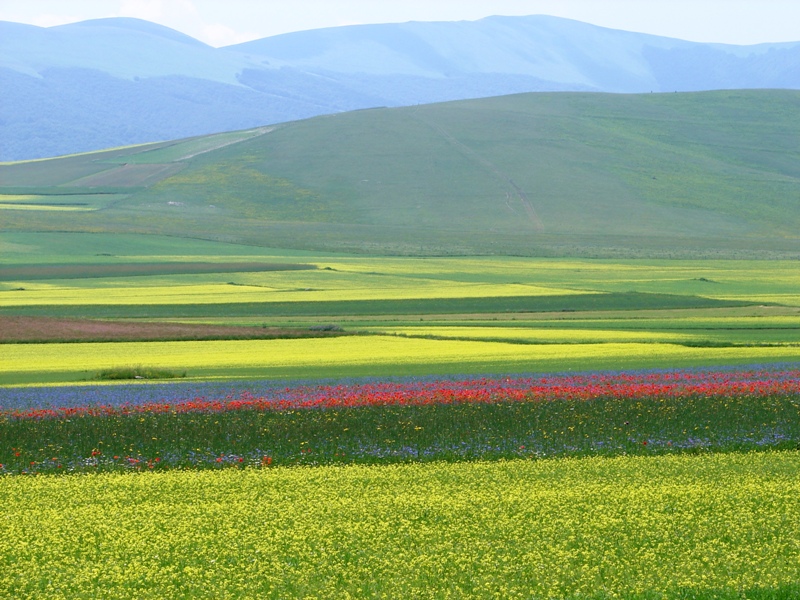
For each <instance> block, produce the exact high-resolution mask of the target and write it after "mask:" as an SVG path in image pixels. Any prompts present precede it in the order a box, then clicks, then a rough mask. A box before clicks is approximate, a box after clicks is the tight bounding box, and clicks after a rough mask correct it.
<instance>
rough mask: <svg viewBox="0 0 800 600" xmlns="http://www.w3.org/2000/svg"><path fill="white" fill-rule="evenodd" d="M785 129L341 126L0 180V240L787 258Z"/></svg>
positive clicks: (479, 108) (364, 118)
mask: <svg viewBox="0 0 800 600" xmlns="http://www.w3.org/2000/svg"><path fill="white" fill-rule="evenodd" d="M798 116H800V92H794V91H722V92H704V93H692V94H647V95H628V96H623V95H604V94H573V93H561V94H525V95H516V96H506V97H499V98H490V99H483V100H473V101H462V102H453V103H445V104H437V105H427V106H417V107H410V108H401V109H376V110H369V111H358V112H353V113H346V114H340V115H334V116H327V117H318V118H315V119H309V120H306V121H298V122H294V123H287V124H284V125H281V126H278V127H276V128H274V129H266V128H265V129H258V130H251V131H247V132H241V133H240V134H236V135H233V136H231V135H230V134H222V135H218V136H212V137H210V138H194V139H191V140H186V141H180V142H175V143H162V144H159V145H147V146H138V147H133V148H127V149H118V150H114V151H107V152H104V153H96V154H86V155H77V156H72V157H66V158H59V159H53V160H45V161H36V162H27V163H12V164H6V165H2V166H0V210H2V211H3V212H2V216H3V219H2V228H3V229H4V230H6V231H86V232H119V233H151V234H166V235H172V236H181V237H192V238H202V239H209V240H220V241H230V242H238V243H247V244H254V245H262V246H271V247H286V248H296V249H309V250H345V251H359V252H381V253H397V254H472V253H491V254H495V253H496V254H520V255H545V256H546V255H583V256H662V257H675V256H684V257H687V256H688V257H696V256H722V257H742V256H759V255H760V256H775V255H782V256H796V255H798V253H800V236H798V234H797V231H800V204H798V202H797V198H798V197H799V196H800V150H798V148H800V146H798V143H797V142H798V140H800V118H798ZM112 194H113V196H112ZM92 196H94V197H95V198H101V199H103V198H105V199H106V200H104V201H99V200H98V201H91V200H87V197H89V198H91V197H92ZM71 197H79V198H80V200H79V201H76V202H75V203H71V202H70V198H71ZM108 199H111V200H108ZM77 204H82V205H83V206H85V207H86V210H56V208H57V207H59V206H62V207H63V206H72V205H77Z"/></svg>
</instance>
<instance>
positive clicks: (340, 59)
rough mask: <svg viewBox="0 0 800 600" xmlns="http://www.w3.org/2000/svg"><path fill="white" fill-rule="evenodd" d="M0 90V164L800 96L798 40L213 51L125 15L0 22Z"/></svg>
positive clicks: (377, 37) (613, 36) (483, 36)
mask: <svg viewBox="0 0 800 600" xmlns="http://www.w3.org/2000/svg"><path fill="white" fill-rule="evenodd" d="M0 87H2V89H3V94H2V95H0V160H21V159H30V158H42V157H49V156H55V155H60V154H68V153H74V152H83V151H90V150H98V149H101V148H106V147H111V146H120V145H127V144H137V143H144V142H150V141H155V140H166V139H175V138H180V137H187V136H193V135H202V134H209V133H215V132H222V131H230V130H235V129H244V128H250V127H258V126H263V125H267V124H274V123H279V122H285V121H291V120H299V119H304V118H307V117H311V116H315V115H322V114H332V113H338V112H344V111H350V110H355V109H361V108H369V107H379V106H389V107H396V106H412V105H416V104H424V103H431V102H441V101H448V100H458V99H467V98H480V97H490V96H498V95H503V94H513V93H520V92H531V91H596V92H615V93H641V92H650V91H653V92H672V91H698V90H711V89H743V88H776V89H777V88H780V89H800V42H798V43H784V44H762V45H757V46H726V45H719V44H701V43H693V42H686V41H682V40H675V39H669V38H663V37H657V36H652V35H645V34H639V33H631V32H625V31H617V30H611V29H605V28H602V27H596V26H593V25H588V24H586V23H580V22H577V21H571V20H567V19H560V18H555V17H546V16H530V17H489V18H486V19H482V20H480V21H475V22H440V23H420V22H411V23H397V24H384V25H360V26H349V27H337V28H331V29H320V30H313V31H305V32H297V33H291V34H285V35H280V36H274V37H270V38H265V39H262V40H256V41H253V42H248V43H246V44H239V45H236V46H230V47H227V48H212V47H210V46H207V45H205V44H203V43H201V42H199V41H197V40H195V39H193V38H191V37H188V36H186V35H183V34H181V33H178V32H176V31H174V30H171V29H168V28H166V27H163V26H160V25H156V24H154V23H149V22H147V21H141V20H137V19H123V18H115V19H99V20H93V21H84V22H81V23H73V24H69V25H62V26H58V27H50V28H41V27H35V26H31V25H23V24H20V23H9V22H0Z"/></svg>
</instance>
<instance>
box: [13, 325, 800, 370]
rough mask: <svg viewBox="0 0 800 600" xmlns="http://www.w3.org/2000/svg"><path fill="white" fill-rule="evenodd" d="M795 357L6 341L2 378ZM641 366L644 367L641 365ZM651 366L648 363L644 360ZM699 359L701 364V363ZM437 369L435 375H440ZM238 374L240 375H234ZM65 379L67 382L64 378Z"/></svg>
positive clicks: (559, 347) (785, 354) (696, 351)
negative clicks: (135, 370)
mask: <svg viewBox="0 0 800 600" xmlns="http://www.w3.org/2000/svg"><path fill="white" fill-rule="evenodd" d="M798 359H800V347H761V348H687V347H684V346H678V345H673V344H644V343H604V344H545V345H520V344H507V343H503V342H494V341H487V342H481V341H460V340H429V339H415V338H414V339H412V338H401V337H391V336H369V337H362V336H356V337H340V338H311V339H278V340H221V341H181V342H116V343H67V344H8V345H6V346H5V347H4V349H3V360H2V362H0V376H2V375H4V374H6V375H7V374H9V373H17V374H25V373H30V374H33V373H64V374H65V376H66V374H67V373H70V372H71V373H81V372H92V371H97V370H100V369H107V368H115V367H121V366H131V365H146V366H148V367H157V368H164V369H179V370H184V369H186V370H189V375H190V376H202V375H203V374H206V375H213V374H220V375H221V374H224V372H225V371H231V372H232V373H233V374H234V375H242V370H243V369H244V370H247V371H248V373H249V374H251V375H253V376H258V375H264V376H302V377H313V376H315V374H319V373H323V372H324V373H325V374H326V375H327V376H329V374H330V373H331V372H336V373H338V374H339V376H346V375H348V374H350V373H353V372H355V371H353V369H358V368H361V367H363V368H364V369H363V370H365V371H372V372H373V373H374V372H380V373H382V374H391V373H396V374H398V375H402V374H408V373H410V372H416V371H415V370H414V369H413V367H415V366H417V367H419V368H424V369H425V370H426V372H428V373H437V372H442V370H447V371H449V372H454V373H470V372H472V373H474V372H495V373H503V372H506V373H508V372H523V371H537V370H546V371H558V370H563V369H573V368H580V369H584V370H585V369H591V368H597V367H598V366H603V367H605V368H611V367H613V366H618V367H622V366H625V365H627V364H633V365H641V364H657V363H658V361H662V360H663V361H664V364H665V366H667V365H673V366H674V365H675V364H678V363H679V362H680V361H684V363H685V364H710V362H711V361H713V362H716V363H717V364H726V363H728V364H730V363H735V362H737V361H739V362H751V363H758V362H769V361H776V360H798ZM643 361H644V362H643ZM647 361H651V363H647ZM704 361H706V362H705V363H704ZM437 369H440V370H437ZM236 370H238V371H236ZM65 380H68V379H65Z"/></svg>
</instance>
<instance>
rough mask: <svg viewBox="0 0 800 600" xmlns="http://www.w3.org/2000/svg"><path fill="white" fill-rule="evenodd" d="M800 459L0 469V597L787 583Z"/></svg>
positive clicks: (699, 590)
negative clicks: (51, 472)
mask: <svg viewBox="0 0 800 600" xmlns="http://www.w3.org/2000/svg"><path fill="white" fill-rule="evenodd" d="M798 464H800V463H798V461H797V458H796V456H795V454H794V453H792V452H783V453H780V452H772V453H759V454H719V455H705V456H662V457H619V458H611V459H609V458H588V459H558V460H540V461H527V460H513V461H501V462H476V463H452V464H447V463H438V464H437V463H433V464H425V465H419V464H407V465H393V466H381V467H362V466H349V467H320V468H293V469H277V470H275V469H261V470H259V469H245V470H235V469H228V470H225V471H221V472H209V471H195V472H165V473H139V474H122V475H117V474H104V475H92V476H64V477H48V476H44V477H35V478H27V477H6V478H3V479H0V503H2V506H3V518H2V519H0V597H4V598H15V599H19V600H25V599H33V598H36V599H37V600H38V599H50V598H54V599H55V598H64V597H71V598H90V597H100V596H102V597H103V598H108V599H109V600H111V599H114V598H131V597H136V598H159V599H172V598H196V597H215V598H226V597H242V598H243V597H258V598H307V597H314V598H364V597H391V598H442V597H475V598H487V597H501V598H564V599H567V600H578V599H579V598H580V599H582V600H585V599H587V598H588V599H592V600H606V599H612V598H621V599H639V600H650V599H653V600H655V599H656V598H658V599H664V598H666V599H677V598H692V599H697V600H711V599H714V600H740V599H745V600H756V599H759V600H765V599H767V598H769V599H773V600H790V599H792V598H796V597H797V594H798V593H800V588H798V585H797V582H798V581H800V548H798V546H797V543H796V537H797V536H796V534H797V529H798V526H799V525H800V523H798V520H797V519H798V517H797V515H798V514H800V484H799V483H798V482H800V471H798ZM22 540H24V543H21V541H22Z"/></svg>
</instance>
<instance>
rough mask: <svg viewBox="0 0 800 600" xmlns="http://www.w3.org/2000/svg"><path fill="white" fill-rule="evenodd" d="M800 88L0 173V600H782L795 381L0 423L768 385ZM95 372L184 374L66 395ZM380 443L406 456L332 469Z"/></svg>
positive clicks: (361, 119) (336, 121)
mask: <svg viewBox="0 0 800 600" xmlns="http://www.w3.org/2000/svg"><path fill="white" fill-rule="evenodd" d="M798 93H799V92H796V91H756V90H753V91H723V92H708V93H699V94H652V95H629V96H621V95H619V96H617V95H604V94H603V95H601V94H535V95H519V96H512V97H505V98H492V99H483V100H475V101H466V102H458V103H446V104H440V105H431V106H420V107H410V108H403V109H379V110H373V111H360V112H357V113H347V114H339V115H331V116H327V117H320V118H317V119H311V120H307V121H300V122H296V123H288V124H283V125H279V126H276V127H270V128H259V129H253V130H249V131H241V132H230V133H225V134H217V135H214V136H201V137H197V138H191V139H188V140H178V141H174V142H162V143H158V144H148V145H143V146H135V147H130V148H118V149H112V150H108V151H104V152H99V153H89V154H83V155H74V156H69V157H62V158H58V159H52V160H41V161H27V162H23V163H10V164H8V163H7V164H2V165H0V217H2V218H0V330H2V332H3V334H4V335H3V337H2V340H3V341H2V342H1V343H0V355H1V356H2V358H1V359H0V396H1V398H0V400H2V402H4V403H5V404H4V405H3V406H4V407H5V409H4V410H3V411H0V428H2V430H3V435H2V436H0V437H2V438H3V442H2V443H0V505H2V506H3V512H2V516H0V598H14V599H17V598H20V599H25V598H37V599H38V598H47V599H49V598H53V599H55V598H95V597H104V598H130V597H136V598H196V597H209V598H238V597H252V598H262V597H263V598H294V597H302V598H363V597H386V598H462V597H465V598H466V597H469V598H536V599H545V598H547V599H550V598H552V599H554V600H555V599H559V600H616V599H626V600H627V599H630V600H673V599H674V600H679V599H680V600H689V599H693V600H694V599H697V600H712V599H713V600H743V599H747V600H795V599H796V598H798V597H800V588H799V587H798V581H800V567H798V565H800V547H799V546H798V543H797V531H798V529H799V528H800V522H798V518H797V515H798V514H800V504H799V503H798V498H800V488H798V482H800V470H799V469H798V465H799V464H800V463H798V457H797V448H798V447H800V446H798V444H800V438H798V434H797V426H796V423H797V419H796V417H797V411H798V399H797V394H796V391H792V392H787V391H786V390H787V389H789V388H788V387H785V388H782V389H783V391H777V392H775V391H772V392H770V393H767V394H761V395H759V394H758V393H755V392H753V391H752V390H753V389H756V388H758V385H756V384H755V383H753V384H752V385H753V386H754V387H751V388H749V389H750V391H747V390H746V389H745V391H740V392H736V393H733V392H731V395H725V394H721V395H718V396H714V395H713V394H712V393H710V392H709V395H707V396H706V395H704V394H705V393H694V395H692V394H689V395H686V396H680V395H676V396H672V397H662V396H659V395H658V394H655V395H652V394H651V395H650V396H648V395H647V393H646V392H641V395H640V396H637V395H636V394H640V392H639V391H637V392H635V393H634V392H631V394H632V395H631V396H625V397H620V398H616V397H613V396H605V395H603V393H599V395H597V394H596V392H594V391H592V392H590V395H587V396H586V397H585V398H584V397H579V396H575V397H574V398H573V397H570V398H569V399H566V400H562V401H553V402H549V401H548V402H547V403H545V402H540V403H538V404H537V403H536V402H527V401H526V402H516V403H513V402H506V403H505V404H504V403H503V402H504V401H497V400H496V397H495V396H492V399H491V402H486V403H485V404H469V403H465V404H461V405H458V404H454V405H452V406H451V405H446V406H445V405H439V404H436V403H434V404H431V405H429V406H422V405H420V406H421V407H416V406H414V405H411V406H399V405H398V406H397V407H392V406H391V404H389V405H386V406H384V405H382V404H381V402H380V398H382V396H380V394H377V395H376V398H378V400H376V404H375V405H374V406H373V405H370V408H369V409H366V408H363V407H358V408H348V409H346V410H344V409H343V410H335V409H331V410H328V409H324V410H323V409H319V410H313V411H305V412H304V410H305V409H301V410H286V411H284V412H280V411H278V412H270V411H271V410H272V408H270V410H269V411H266V412H261V413H259V412H258V411H256V410H250V409H249V408H248V409H246V410H245V409H243V410H240V411H239V412H224V413H218V412H214V410H208V411H205V412H203V411H200V412H195V413H192V412H189V413H182V412H180V411H179V410H177V409H175V408H174V407H173V408H169V407H167V408H164V409H163V410H161V411H160V412H159V410H157V409H153V413H152V414H150V413H147V411H145V412H144V413H141V414H140V413H135V411H134V413H135V414H134V413H131V414H128V413H125V414H124V415H123V416H114V417H111V416H109V415H108V414H104V415H100V416H97V415H92V414H89V413H86V414H83V413H80V414H79V413H75V414H76V415H77V416H75V417H73V418H71V417H70V415H69V414H66V416H65V415H60V416H56V417H54V416H53V415H49V416H47V415H44V416H43V415H38V416H33V417H30V418H28V417H24V416H21V414H22V413H16V412H14V410H13V409H14V408H20V407H22V405H23V404H24V403H25V402H28V403H29V406H32V407H34V408H37V409H50V408H52V407H54V406H55V407H57V406H60V403H61V402H67V401H66V400H65V398H67V397H69V398H73V397H74V396H75V395H80V398H78V399H77V400H76V402H77V404H78V405H79V404H81V403H82V402H84V400H83V398H84V395H85V397H86V398H87V399H88V398H94V402H98V403H100V404H104V403H105V402H106V401H108V402H109V403H110V402H111V400H113V399H114V398H116V397H117V395H118V396H119V398H123V399H124V401H125V402H128V401H132V402H136V399H137V398H139V397H140V396H139V395H138V394H140V393H141V394H142V396H141V397H143V396H144V393H145V392H148V391H153V393H154V394H166V395H167V396H169V394H170V391H169V390H170V389H173V388H172V387H170V386H173V385H175V386H177V385H181V386H183V385H184V383H185V385H186V386H190V387H180V388H178V387H175V388H174V389H175V390H178V389H181V390H184V389H194V388H193V387H191V386H201V385H205V386H206V387H203V388H202V389H214V390H217V389H223V388H222V387H219V388H216V387H213V386H216V385H217V384H220V385H221V386H234V385H240V386H242V385H243V386H247V387H248V388H249V387H251V386H252V388H253V389H256V388H257V386H259V385H267V384H269V385H274V386H277V387H276V389H279V390H285V392H286V393H289V391H290V390H291V389H295V388H292V387H291V386H297V385H300V383H299V382H301V381H302V382H308V381H312V382H313V381H314V380H320V379H329V380H332V384H333V385H337V384H338V385H341V386H345V388H346V386H348V385H354V384H353V382H352V380H350V378H361V377H363V378H365V379H364V381H375V380H377V381H378V385H380V382H381V381H382V382H384V383H385V382H386V381H394V378H402V377H409V378H411V379H413V380H414V381H416V380H417V379H418V378H419V379H420V380H426V381H427V379H425V378H435V377H438V376H441V377H442V378H453V377H455V376H457V375H475V376H483V375H487V376H491V375H496V376H501V375H511V374H536V375H537V377H539V376H541V377H542V378H544V377H545V376H546V374H552V373H565V374H567V375H569V376H568V377H566V376H565V380H573V379H575V375H576V374H577V373H580V372H591V371H625V372H628V371H638V370H647V369H666V370H673V369H678V368H689V369H691V368H697V367H725V366H733V365H748V366H750V368H751V370H752V372H753V373H756V374H757V375H754V377H756V376H757V377H764V378H766V379H767V380H768V381H767V383H769V379H770V377H772V378H773V379H774V378H775V377H778V375H776V373H778V371H777V370H776V368H777V367H778V366H780V368H787V365H788V371H787V372H789V373H794V372H795V371H794V369H796V366H797V365H798V364H800V269H798V262H797V259H798V258H800V236H798V233H797V232H798V231H800V205H798V203H797V202H796V201H795V200H796V198H797V197H798V193H799V192H800V170H799V168H800V167H798V165H800V149H799V148H800V147H798V145H797V143H796V142H797V139H800V118H797V116H798V111H797V107H798V99H800V96H798ZM756 199H757V201H756ZM45 317H46V318H45ZM98 321H102V323H98ZM179 324H183V325H180V327H179ZM211 326H226V327H230V328H233V329H235V331H230V330H225V331H222V328H218V329H215V330H214V332H213V333H212V331H211V329H210V327H211ZM181 327H183V329H181ZM15 328H16V329H15ZM137 328H138V329H137ZM44 334H47V335H44ZM328 334H331V335H328ZM126 336H127V337H126ZM175 336H183V337H175ZM186 336H191V337H186ZM257 338H258V339H257ZM279 338H280V339H279ZM288 338H291V339H288ZM79 340H92V341H79ZM97 340H103V341H97ZM131 340H142V341H131ZM103 372H111V373H112V374H114V376H117V375H119V374H121V373H130V374H132V375H130V377H136V376H137V375H136V374H139V376H140V377H141V376H142V375H141V374H150V373H153V374H158V373H162V374H164V373H166V375H172V374H176V375H183V374H184V373H185V374H186V377H185V379H184V378H182V379H181V380H180V383H179V384H173V383H169V384H164V387H163V388H162V387H160V386H157V385H156V386H153V385H150V383H151V382H150V381H144V380H143V381H137V382H136V383H135V385H130V386H127V387H126V386H121V385H119V384H116V383H108V382H103V383H98V384H97V385H96V386H94V387H92V386H87V387H79V386H80V385H81V384H87V382H94V381H96V378H97V377H98V375H100V374H101V373H103ZM697 372H698V371H693V372H692V373H693V374H694V375H696V373H697ZM692 373H690V374H689V375H686V376H687V377H690V376H693V375H692ZM731 373H734V371H732V370H725V369H722V370H720V371H719V373H717V372H716V371H715V372H713V373H712V375H713V376H714V377H717V375H719V379H725V378H726V377H727V376H728V375H729V374H731ZM166 375H164V376H166ZM646 375H652V373H645V376H646ZM671 375H672V374H671V373H667V375H666V376H665V377H667V378H668V377H670V376H671ZM684 375H685V374H684ZM148 376H149V375H148ZM155 376H158V375H155ZM626 376H627V375H626V374H623V375H620V377H622V378H624V377H626ZM680 376H683V375H680ZM791 377H794V375H791ZM258 380H270V381H271V382H272V383H270V382H264V381H258ZM359 381H361V380H359ZM479 381H484V382H485V380H480V379H479ZM499 381H501V383H502V385H508V383H507V382H509V381H510V378H504V377H500V378H499ZM792 381H794V380H792ZM278 382H279V383H278ZM439 383H441V382H439ZM750 383H752V382H750ZM773 383H774V381H773ZM308 385H313V384H308ZM482 385H483V384H482ZM648 385H649V383H647V382H646V381H645V383H643V384H642V385H641V386H640V387H639V388H635V389H636V390H642V389H644V390H646V389H649V388H648ZM209 386H211V387H209ZM284 386H285V387H284ZM299 389H301V390H304V389H305V388H299ZM343 389H344V388H343ZM593 389H594V388H593ZM630 389H631V390H634V388H633V387H631V388H630ZM698 389H700V388H698ZM703 389H706V388H703ZM726 389H728V388H726ZM730 389H733V388H730ZM737 389H738V388H737ZM759 389H760V388H759ZM770 389H772V388H770ZM775 389H777V388H775ZM792 389H793V390H795V388H792ZM484 391H485V390H484ZM186 393H192V392H186ZM198 393H200V392H198ZM213 393H217V392H213ZM219 393H220V394H225V392H219ZM414 393H417V392H414ZM726 393H727V392H726ZM92 394H93V395H92ZM591 394H595V395H591ZM192 397H194V396H192ZM231 397H233V396H231ZM129 398H132V399H133V400H127V399H129ZM437 398H438V396H437ZM170 400H178V398H170V397H165V398H160V399H159V400H156V402H167V403H168V402H169V401H170ZM212 400H213V398H212ZM538 400H540V399H538ZM538 400H537V402H538ZM88 401H89V400H86V402H88ZM115 401H116V400H115ZM437 402H438V401H437ZM576 402H577V403H580V404H579V405H576ZM412 404H413V403H412ZM64 406H67V404H64ZM122 406H125V404H123V405H122ZM160 406H162V408H163V406H165V405H163V404H162V405H160ZM387 406H388V408H387ZM9 409H10V410H9ZM125 410H127V409H125ZM148 410H149V409H148ZM45 412H46V411H45ZM120 414H122V413H120ZM435 432H439V433H440V434H441V435H439V437H436V435H434V434H435ZM437 435H438V434H437ZM521 436H522V437H524V436H528V438H530V439H534V438H535V440H536V443H539V444H540V445H542V446H541V447H542V448H545V447H546V452H545V451H542V452H539V451H538V450H537V451H535V452H534V451H532V450H531V445H530V444H528V442H525V444H528V447H527V448H526V446H525V445H524V444H523V445H516V444H514V443H512V442H513V440H516V439H517V438H520V439H521ZM301 437H302V438H304V439H302V440H301V439H300V438H301ZM526 439H527V438H526ZM426 440H427V442H426ZM442 440H444V441H442ZM498 440H500V441H499V442H498ZM510 440H511V441H510ZM423 442H425V443H428V446H427V448H432V449H433V450H431V454H430V455H424V456H423V454H424V452H423V450H424V448H423V446H424V443H423ZM440 442H441V443H440ZM673 442H674V445H673ZM237 443H238V444H239V446H238V447H237ZM437 444H438V445H437ZM509 444H511V445H509ZM245 446H246V448H245ZM312 446H313V447H314V448H315V449H327V450H325V451H326V452H327V454H324V456H323V452H322V451H320V453H319V456H320V458H319V459H318V458H317V456H316V455H315V454H309V453H310V452H311V447H312ZM345 446H347V447H346V448H345ZM267 447H269V448H272V449H273V450H274V452H273V454H274V456H273V455H272V454H270V455H269V456H267V455H264V456H262V454H263V452H262V450H263V448H267ZM376 449H377V450H376ZM387 449H388V450H387ZM421 449H422V450H421ZM106 450H107V451H108V452H106V454H107V455H106V454H104V452H105V451H106ZM345 450H347V453H348V454H347V457H345V452H344V451H345ZM434 450H435V451H436V452H440V453H439V454H436V452H434ZM751 450H758V451H759V452H755V453H751V452H750V451H751ZM379 451H380V452H379ZM384 451H386V452H389V454H385V453H384V454H381V457H382V458H381V460H383V459H386V460H385V462H392V461H394V462H403V463H406V464H395V465H386V464H383V465H378V464H373V463H369V466H367V465H364V464H362V465H353V464H350V465H349V466H342V465H343V464H347V463H348V462H350V463H352V462H356V463H357V462H359V460H360V459H359V458H358V457H359V456H362V455H363V456H367V457H368V459H369V460H372V459H373V458H374V457H375V456H377V454H376V452H378V454H380V453H381V452H384ZM248 452H249V454H248ZM359 452H361V453H362V454H358V453H359ZM392 452H394V454H392ZM421 452H422V454H421ZM237 453H238V454H237ZM414 453H415V454H414ZM662 453H663V454H664V456H656V455H657V454H662ZM251 455H252V456H251ZM425 456H428V459H426V458H425ZM523 456H525V457H527V458H525V459H521V460H518V459H517V457H523ZM545 456H546V457H547V458H544V457H545ZM554 456H558V457H560V458H552V457H554ZM575 456H584V458H582V459H580V460H578V459H576V458H574V457H575ZM97 457H100V459H102V460H100V459H98V458H97ZM112 457H113V458H112ZM226 457H227V458H226ZM245 457H246V458H247V460H246V462H245ZM387 457H388V458H387ZM563 457H573V458H569V459H566V458H563ZM162 458H163V460H162ZM234 458H235V460H234ZM487 458H491V459H495V460H493V461H484V460H483V459H487ZM227 459H230V460H227ZM465 459H468V460H467V462H463V461H464V460H465ZM369 460H367V459H364V462H369ZM62 461H63V462H64V464H63V465H62V464H61V462H62ZM103 461H105V462H103ZM204 461H205V462H204ZM420 461H422V462H424V464H420ZM101 462H102V464H100V463H101ZM376 462H379V461H378V460H377V459H376ZM201 463H202V464H201ZM202 465H205V467H203V466H202ZM287 465H295V466H294V467H292V466H287ZM297 465H305V466H297ZM310 465H314V466H310ZM62 467H64V468H63V470H61V471H59V469H62ZM106 467H108V470H115V469H116V470H130V471H135V470H137V469H138V470H145V471H146V470H148V469H153V470H154V471H157V472H151V473H147V472H145V473H142V472H135V473H134V472H131V473H122V474H120V473H110V472H95V473H92V474H88V473H87V471H88V472H90V473H91V472H92V471H93V470H94V471H103V470H104V469H105V468H106ZM201 467H202V468H204V469H205V470H202V469H201ZM187 468H188V469H190V470H188V471H184V470H181V469H187ZM173 469H174V470H173ZM65 471H67V472H70V474H69V475H48V474H43V473H63V472H65ZM12 473H15V475H12ZM22 473H25V475H22ZM34 473H36V476H33V474H34ZM76 473H81V474H76Z"/></svg>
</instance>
